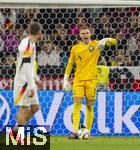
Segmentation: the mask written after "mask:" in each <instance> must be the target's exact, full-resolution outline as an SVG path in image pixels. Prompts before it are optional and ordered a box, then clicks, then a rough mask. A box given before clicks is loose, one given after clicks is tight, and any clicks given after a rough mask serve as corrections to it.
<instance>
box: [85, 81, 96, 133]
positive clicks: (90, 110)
mask: <svg viewBox="0 0 140 150" xmlns="http://www.w3.org/2000/svg"><path fill="white" fill-rule="evenodd" d="M95 100H96V80H91V81H87V82H86V127H87V129H88V130H89V131H91V129H92V124H93V120H94V101H95Z"/></svg>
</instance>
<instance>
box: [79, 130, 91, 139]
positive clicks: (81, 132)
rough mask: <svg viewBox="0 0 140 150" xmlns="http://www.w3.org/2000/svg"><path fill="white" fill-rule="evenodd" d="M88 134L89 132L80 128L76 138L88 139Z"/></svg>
mask: <svg viewBox="0 0 140 150" xmlns="http://www.w3.org/2000/svg"><path fill="white" fill-rule="evenodd" d="M89 136H90V133H89V130H88V129H86V128H81V129H79V130H78V137H79V139H89Z"/></svg>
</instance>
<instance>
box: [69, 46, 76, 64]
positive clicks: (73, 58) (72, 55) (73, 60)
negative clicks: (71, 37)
mask: <svg viewBox="0 0 140 150" xmlns="http://www.w3.org/2000/svg"><path fill="white" fill-rule="evenodd" d="M69 63H72V64H74V63H75V56H74V46H73V47H72V49H71V52H70V57H69Z"/></svg>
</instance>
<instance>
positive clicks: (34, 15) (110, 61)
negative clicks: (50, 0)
mask: <svg viewBox="0 0 140 150" xmlns="http://www.w3.org/2000/svg"><path fill="white" fill-rule="evenodd" d="M139 12H140V7H130V8H88V9H87V8H85V9H84V8H81V9H80V8H77V9H72V8H71V9H68V8H67V9H64V8H62V9H25V8H23V9H8V8H5V9H0V70H1V74H3V73H4V72H6V71H7V69H6V68H8V67H9V68H10V70H11V72H10V71H9V72H10V74H11V73H12V74H13V75H14V73H15V72H14V69H15V67H14V64H15V60H16V55H17V50H18V44H19V43H20V41H21V40H22V39H23V38H24V37H26V36H27V34H28V29H27V26H28V24H29V23H30V22H31V21H36V22H39V23H40V24H41V25H42V36H41V38H40V40H39V41H38V42H37V45H36V46H37V47H36V49H37V62H38V65H39V73H40V74H44V75H47V74H53V73H54V74H61V75H62V74H63V70H64V68H65V66H66V64H67V61H68V57H69V54H70V49H71V46H72V45H74V44H76V43H78V42H80V38H79V29H80V27H81V26H82V25H85V24H86V25H88V26H89V27H90V28H91V32H92V39H98V40H100V39H102V38H104V37H114V38H117V39H118V40H119V44H118V45H117V46H112V47H110V48H109V47H105V49H104V50H103V51H102V52H101V56H102V57H103V59H104V62H105V64H106V65H108V66H140V63H139V60H140V13H139ZM45 68H48V69H49V70H45ZM2 71H4V72H2ZM7 75H8V74H7Z"/></svg>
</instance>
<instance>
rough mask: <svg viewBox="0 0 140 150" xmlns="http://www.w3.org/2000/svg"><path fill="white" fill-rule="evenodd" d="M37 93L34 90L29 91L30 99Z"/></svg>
mask: <svg viewBox="0 0 140 150" xmlns="http://www.w3.org/2000/svg"><path fill="white" fill-rule="evenodd" d="M34 94H35V92H34V89H31V90H29V97H30V98H32V97H33V96H34Z"/></svg>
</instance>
